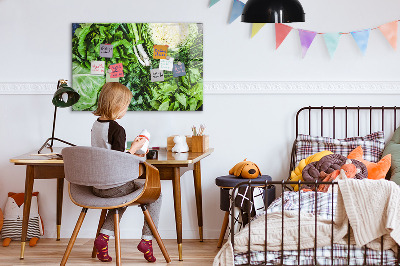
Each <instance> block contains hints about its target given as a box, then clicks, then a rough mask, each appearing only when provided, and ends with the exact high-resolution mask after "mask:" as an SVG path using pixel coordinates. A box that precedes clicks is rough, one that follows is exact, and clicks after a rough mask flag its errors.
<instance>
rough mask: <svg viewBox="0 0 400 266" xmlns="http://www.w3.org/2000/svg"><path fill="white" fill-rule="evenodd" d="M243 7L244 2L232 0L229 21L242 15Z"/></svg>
mask: <svg viewBox="0 0 400 266" xmlns="http://www.w3.org/2000/svg"><path fill="white" fill-rule="evenodd" d="M243 8H244V3H243V2H241V1H239V0H233V5H232V12H231V17H230V19H229V23H232V22H233V21H234V20H235V19H237V18H238V17H239V16H240V15H242V11H243Z"/></svg>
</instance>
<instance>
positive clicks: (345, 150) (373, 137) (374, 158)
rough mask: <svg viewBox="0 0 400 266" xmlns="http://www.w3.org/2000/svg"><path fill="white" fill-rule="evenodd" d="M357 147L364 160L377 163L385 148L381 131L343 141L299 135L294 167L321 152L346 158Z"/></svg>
mask: <svg viewBox="0 0 400 266" xmlns="http://www.w3.org/2000/svg"><path fill="white" fill-rule="evenodd" d="M357 146H361V147H362V149H363V150H364V159H365V160H367V161H370V162H378V161H379V160H380V158H381V156H382V152H383V149H384V147H385V140H384V135H383V131H378V132H374V133H371V134H369V135H366V136H364V137H352V138H345V139H333V138H329V137H317V136H310V135H303V134H299V135H298V137H297V139H296V150H295V152H296V157H295V159H296V165H298V163H299V162H300V161H301V160H302V159H304V158H307V157H308V156H310V155H313V154H315V153H317V152H320V151H323V150H329V151H331V152H333V153H337V154H341V155H343V156H346V157H347V155H348V154H349V153H350V152H351V151H352V150H354V149H355V148H357Z"/></svg>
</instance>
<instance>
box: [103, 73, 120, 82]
mask: <svg viewBox="0 0 400 266" xmlns="http://www.w3.org/2000/svg"><path fill="white" fill-rule="evenodd" d="M106 82H119V78H112V77H110V73H106Z"/></svg>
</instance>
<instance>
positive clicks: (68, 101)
mask: <svg viewBox="0 0 400 266" xmlns="http://www.w3.org/2000/svg"><path fill="white" fill-rule="evenodd" d="M64 93H65V94H64ZM63 95H66V96H67V97H66V96H64V97H63ZM79 97H80V96H79V94H78V93H77V92H76V91H74V89H72V88H71V87H68V86H67V85H66V84H61V85H60V86H59V87H58V90H57V91H56V92H55V93H54V95H53V101H52V102H53V104H54V106H56V107H69V106H72V105H74V104H75V103H77V102H78V101H79Z"/></svg>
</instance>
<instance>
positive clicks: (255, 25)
mask: <svg viewBox="0 0 400 266" xmlns="http://www.w3.org/2000/svg"><path fill="white" fill-rule="evenodd" d="M264 25H265V23H253V26H252V28H251V38H253V37H254V35H256V34H257V33H258V31H259V30H261V28H262V27H264Z"/></svg>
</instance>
